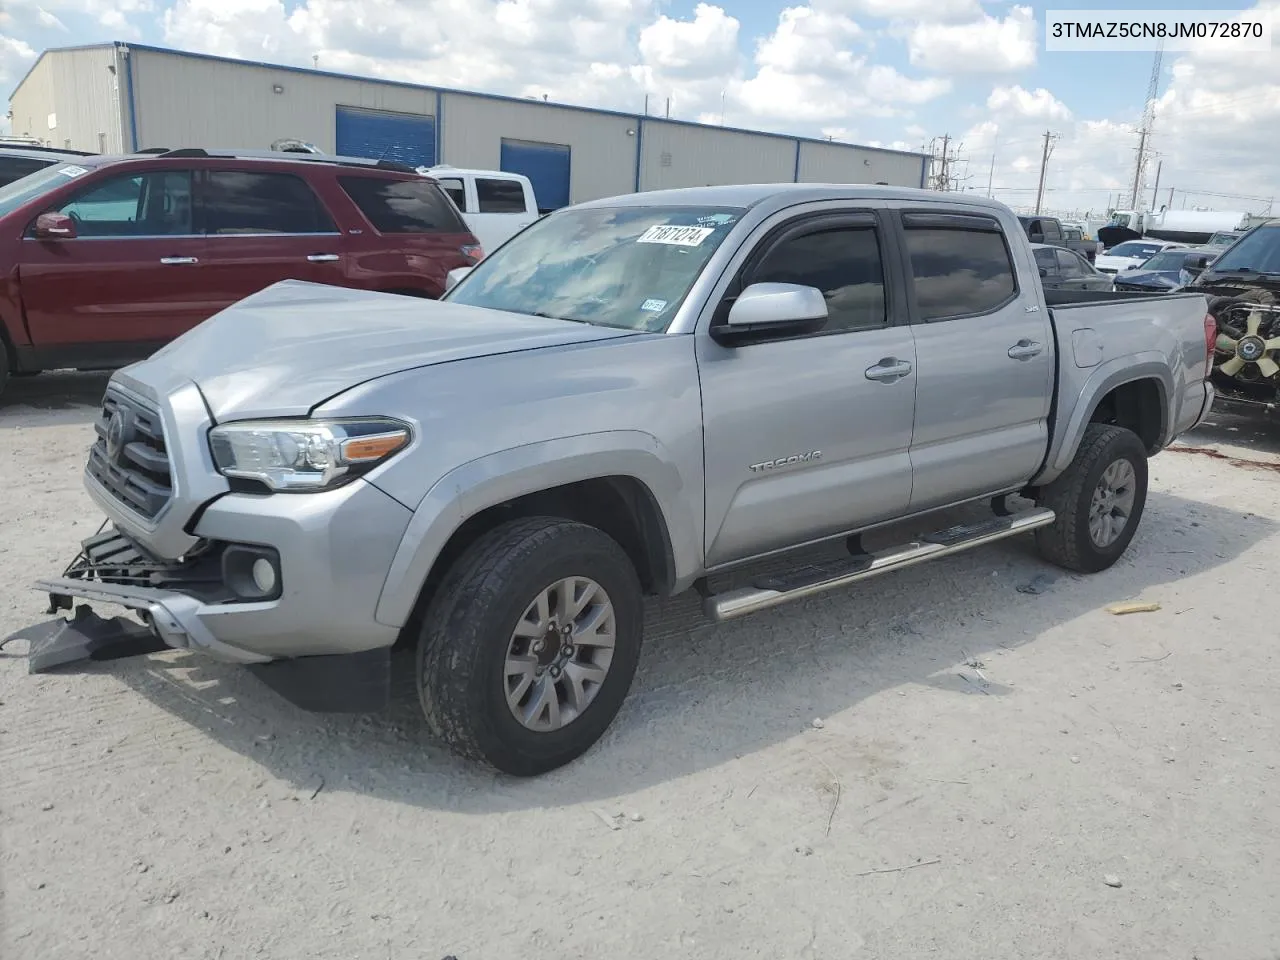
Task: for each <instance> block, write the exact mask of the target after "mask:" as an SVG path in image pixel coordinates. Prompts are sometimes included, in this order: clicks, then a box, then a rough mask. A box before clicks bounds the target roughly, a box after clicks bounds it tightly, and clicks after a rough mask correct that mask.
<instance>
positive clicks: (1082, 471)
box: [1036, 423, 1147, 573]
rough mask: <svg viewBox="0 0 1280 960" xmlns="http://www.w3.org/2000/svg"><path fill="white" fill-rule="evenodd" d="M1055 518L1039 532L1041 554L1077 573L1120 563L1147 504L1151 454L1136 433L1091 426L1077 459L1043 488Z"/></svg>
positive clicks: (1043, 499)
mask: <svg viewBox="0 0 1280 960" xmlns="http://www.w3.org/2000/svg"><path fill="white" fill-rule="evenodd" d="M1039 501H1040V505H1041V506H1044V507H1048V508H1050V509H1051V510H1053V512H1054V513H1055V514H1057V519H1056V520H1055V521H1054V522H1053V524H1052V525H1050V526H1047V527H1041V528H1040V529H1039V530H1037V531H1036V546H1037V547H1038V548H1039V551H1040V555H1041V556H1043V557H1044V558H1045V559H1046V560H1048V561H1050V562H1051V563H1055V564H1057V565H1058V566H1060V567H1064V568H1066V569H1067V570H1074V571H1077V572H1079V573H1097V572H1098V571H1100V570H1105V569H1107V568H1108V567H1109V566H1111V565H1112V564H1113V563H1115V562H1116V561H1117V560H1119V559H1120V556H1121V554H1123V553H1124V551H1125V549H1126V548H1127V547H1128V546H1129V541H1130V540H1132V539H1133V535H1134V533H1135V532H1137V529H1138V522H1139V521H1140V520H1141V519H1142V510H1143V507H1144V506H1145V505H1146V502H1147V451H1146V449H1145V448H1144V447H1143V445H1142V441H1141V440H1140V439H1138V436H1137V434H1135V433H1134V432H1133V431H1132V430H1126V429H1124V428H1123V427H1114V426H1109V425H1108V424H1104V423H1092V424H1090V425H1089V426H1088V428H1087V429H1086V430H1085V433H1084V438H1083V439H1082V440H1081V442H1080V449H1079V450H1077V451H1076V456H1075V459H1074V460H1072V461H1071V465H1070V466H1069V467H1067V469H1066V470H1064V471H1063V472H1062V474H1061V475H1060V476H1059V477H1058V478H1057V479H1056V480H1054V481H1053V482H1052V483H1050V484H1048V485H1047V486H1045V487H1044V488H1043V489H1042V490H1041V494H1040V498H1039Z"/></svg>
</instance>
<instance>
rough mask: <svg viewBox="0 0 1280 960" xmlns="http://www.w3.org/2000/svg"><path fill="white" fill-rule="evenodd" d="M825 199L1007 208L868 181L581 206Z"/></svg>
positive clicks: (696, 191)
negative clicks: (907, 201) (879, 184)
mask: <svg viewBox="0 0 1280 960" xmlns="http://www.w3.org/2000/svg"><path fill="white" fill-rule="evenodd" d="M823 200H912V201H921V200H923V201H928V202H931V203H936V204H938V205H940V206H946V207H971V208H974V209H979V210H986V211H989V212H991V213H1004V212H1007V211H1008V209H1009V208H1008V207H1006V206H1005V205H1004V204H1003V203H1001V202H1000V201H999V200H989V199H987V198H986V197H970V196H963V195H960V194H946V195H943V194H940V193H938V192H937V191H935V190H921V189H919V188H913V187H881V186H874V185H872V184H867V183H746V184H732V185H727V186H718V187H682V188H680V189H677V190H649V191H646V192H644V193H629V194H626V195H624V196H618V197H607V198H604V199H601V200H588V201H586V202H585V203H579V204H576V205H575V207H574V209H581V208H582V207H623V206H626V207H662V206H672V207H683V206H688V207H694V206H699V207H754V206H756V205H757V204H760V203H765V202H767V201H776V202H786V203H811V202H821V201H823Z"/></svg>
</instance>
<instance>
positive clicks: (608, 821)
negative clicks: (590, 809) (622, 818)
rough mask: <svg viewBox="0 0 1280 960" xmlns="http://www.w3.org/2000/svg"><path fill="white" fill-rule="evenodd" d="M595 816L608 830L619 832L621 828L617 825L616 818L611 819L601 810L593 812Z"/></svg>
mask: <svg viewBox="0 0 1280 960" xmlns="http://www.w3.org/2000/svg"><path fill="white" fill-rule="evenodd" d="M594 813H595V815H596V816H597V817H599V818H600V820H601V822H602V823H603V824H604V825H605V826H606V827H608V828H609V829H610V830H621V829H622V826H621V825H620V824H619V823H618V818H617V817H611V816H609V814H607V813H605V812H604V811H603V810H596V811H594Z"/></svg>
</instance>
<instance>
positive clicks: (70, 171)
mask: <svg viewBox="0 0 1280 960" xmlns="http://www.w3.org/2000/svg"><path fill="white" fill-rule="evenodd" d="M58 172H59V173H60V174H62V175H63V176H64V177H71V179H73V180H74V179H75V178H76V177H82V176H84V175H85V174H86V173H88V172H89V171H88V170H86V169H85V168H84V167H76V166H65V167H63V168H62V169H61V170H59V171H58Z"/></svg>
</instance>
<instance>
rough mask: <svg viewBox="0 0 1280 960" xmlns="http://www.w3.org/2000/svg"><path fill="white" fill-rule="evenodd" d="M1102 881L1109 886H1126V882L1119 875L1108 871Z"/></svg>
mask: <svg viewBox="0 0 1280 960" xmlns="http://www.w3.org/2000/svg"><path fill="white" fill-rule="evenodd" d="M1102 882H1103V883H1105V884H1106V885H1107V886H1108V887H1123V886H1124V884H1123V883H1121V882H1120V878H1119V877H1117V876H1116V875H1115V874H1114V873H1108V874H1107V875H1106V876H1105V877H1103V878H1102Z"/></svg>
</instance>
